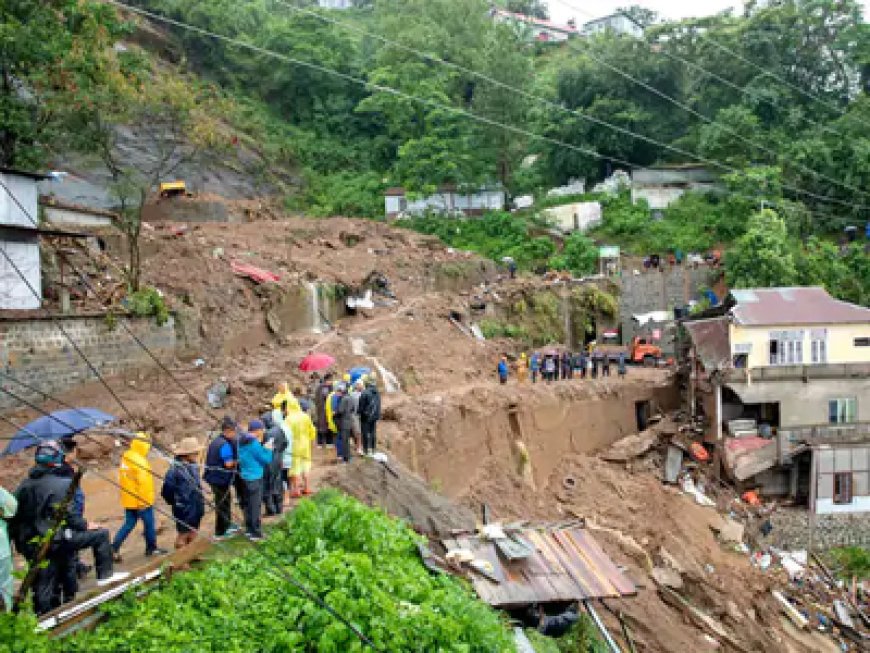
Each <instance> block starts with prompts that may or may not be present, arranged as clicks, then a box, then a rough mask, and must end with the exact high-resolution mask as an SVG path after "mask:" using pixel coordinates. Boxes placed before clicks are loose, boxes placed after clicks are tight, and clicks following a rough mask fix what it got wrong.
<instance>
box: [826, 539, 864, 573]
mask: <svg viewBox="0 0 870 653" xmlns="http://www.w3.org/2000/svg"><path fill="white" fill-rule="evenodd" d="M831 555H832V556H833V558H834V559H835V560H836V561H837V562H838V563H839V565H840V566H841V568H842V569H841V571H840V572H839V575H840V576H842V577H843V578H845V579H847V580H851V579H852V577H853V576H857V577H858V579H859V580H863V579H866V578H870V551H868V550H867V549H865V548H862V547H860V546H848V547H843V548H841V549H834V550H832V551H831Z"/></svg>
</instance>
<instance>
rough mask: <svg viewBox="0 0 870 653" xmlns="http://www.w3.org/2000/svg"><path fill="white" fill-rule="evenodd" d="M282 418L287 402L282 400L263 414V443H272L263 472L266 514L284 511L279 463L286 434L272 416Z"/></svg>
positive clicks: (281, 458)
mask: <svg viewBox="0 0 870 653" xmlns="http://www.w3.org/2000/svg"><path fill="white" fill-rule="evenodd" d="M279 416H280V417H281V419H283V418H284V417H286V416H287V402H286V401H284V402H282V403H281V405H280V406H278V407H276V409H275V410H273V411H272V412H271V413H265V414H264V415H263V418H262V419H263V423H264V424H265V426H266V440H265V442H264V444H268V443H269V442H271V443H272V462H271V463H270V464H269V467H268V468H266V469H265V470H264V473H263V505H264V506H265V508H266V514H267V515H280V514H281V513H282V512H283V511H284V480H283V479H282V478H281V463H282V461H283V459H284V452H285V451H287V446H288V444H289V443H288V442H287V436H286V435H284V429H282V428H281V425H280V424H276V423H275V420H274V417H279Z"/></svg>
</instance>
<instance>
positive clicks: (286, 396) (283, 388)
mask: <svg viewBox="0 0 870 653" xmlns="http://www.w3.org/2000/svg"><path fill="white" fill-rule="evenodd" d="M285 401H286V402H287V410H290V409H291V408H293V407H294V406H295V407H296V410H300V408H299V400H297V399H296V397H295V396H294V395H293V393H292V392H290V385H289V384H287V383H282V384H281V385H280V386H278V392H277V393H276V394H275V396H274V397H272V406H273V407H274V406H280V405H281V404H283V403H284V402H285Z"/></svg>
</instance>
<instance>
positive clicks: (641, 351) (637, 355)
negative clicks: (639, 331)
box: [591, 333, 662, 367]
mask: <svg viewBox="0 0 870 653" xmlns="http://www.w3.org/2000/svg"><path fill="white" fill-rule="evenodd" d="M616 339H617V338H616V336H612V335H609V334H606V333H605V334H604V337H603V342H602V343H601V344H600V345H598V344H596V345H595V346H594V347H593V348H592V351H591V353H592V355H593V356H598V357H601V358H603V357H604V356H607V358H609V359H610V360H611V361H618V360H619V356H620V354H624V355H625V360H626V361H628V362H630V363H637V364H640V365H644V366H645V367H654V366H655V365H656V364H657V363H658V361H659V360H660V359H661V358H662V348H661V347H659V346H658V345H657V344H655V343H654V342H653V340H652V338H644V337H641V336H635V337H634V338H633V339H632V341H631V345H630V346H625V345H620V344H618V343H617V342H616Z"/></svg>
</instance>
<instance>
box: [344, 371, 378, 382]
mask: <svg viewBox="0 0 870 653" xmlns="http://www.w3.org/2000/svg"><path fill="white" fill-rule="evenodd" d="M371 373H372V368H370V367H354V368H352V369H351V370H350V372H349V374H350V382H351V383H356V382H357V381H359V379H360V377H363V376H365V375H366V374H371Z"/></svg>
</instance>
